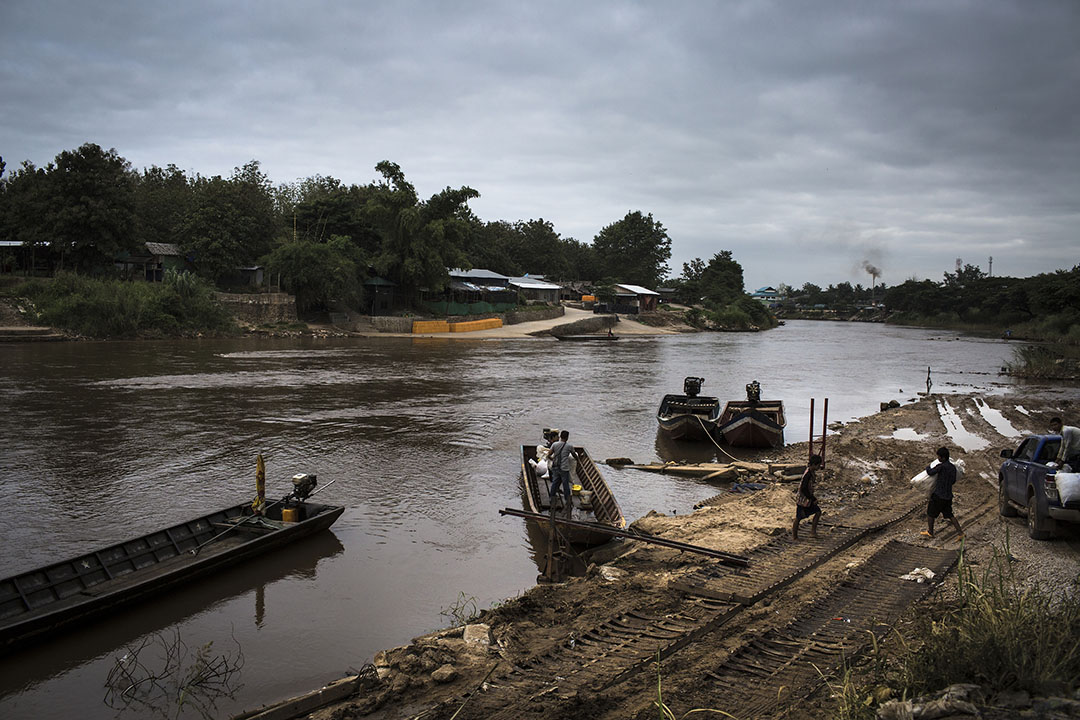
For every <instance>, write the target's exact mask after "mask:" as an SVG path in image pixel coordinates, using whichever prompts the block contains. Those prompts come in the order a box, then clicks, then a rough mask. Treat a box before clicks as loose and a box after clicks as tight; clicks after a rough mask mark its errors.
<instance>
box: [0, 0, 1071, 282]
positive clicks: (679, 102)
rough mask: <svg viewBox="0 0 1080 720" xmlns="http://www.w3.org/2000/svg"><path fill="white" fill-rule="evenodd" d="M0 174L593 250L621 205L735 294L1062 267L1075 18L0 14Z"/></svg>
mask: <svg viewBox="0 0 1080 720" xmlns="http://www.w3.org/2000/svg"><path fill="white" fill-rule="evenodd" d="M0 48H2V49H0V93H2V97H4V98H5V112H4V113H3V114H2V115H0V153H2V154H3V155H4V158H5V160H6V161H7V162H8V164H9V166H11V165H15V164H17V163H18V162H20V161H21V160H24V159H29V160H32V161H34V162H35V163H38V164H43V163H45V162H48V161H49V160H51V159H52V157H53V156H54V155H56V153H58V152H60V151H61V150H64V149H69V148H73V147H77V146H78V145H80V144H82V143H83V142H87V141H91V142H97V143H98V144H100V145H103V146H105V147H115V148H116V149H117V150H118V151H119V152H120V153H121V154H123V155H124V156H125V157H126V158H128V159H129V160H130V161H131V162H132V163H133V164H134V165H135V166H136V167H144V166H148V165H151V164H157V165H165V164H168V163H175V164H177V165H179V166H180V167H182V168H185V169H190V170H193V171H197V172H200V173H203V174H219V173H220V174H226V173H228V172H230V171H231V170H232V168H233V167H236V166H238V165H241V164H243V163H244V162H246V161H247V160H249V159H251V158H256V159H259V160H260V161H261V162H262V163H263V167H264V169H265V171H266V172H268V173H269V174H270V176H271V177H272V178H273V179H274V180H275V181H276V182H287V181H292V180H295V179H298V178H301V177H306V176H310V175H314V174H324V175H333V176H335V177H338V178H341V179H342V180H344V181H346V182H367V181H368V180H370V179H372V178H373V177H374V175H375V173H374V169H373V168H374V165H375V163H377V162H378V161H380V160H383V159H390V160H393V161H395V162H397V163H399V164H400V165H401V166H402V167H403V169H404V170H405V172H406V174H407V175H408V177H409V178H410V179H411V180H412V181H413V182H414V183H415V184H416V185H417V187H418V189H419V190H420V192H421V193H434V192H437V191H438V190H440V189H441V188H443V187H446V186H448V185H450V186H459V185H470V186H472V187H474V188H476V189H477V190H479V191H480V193H481V198H480V199H478V200H477V201H475V202H474V203H473V207H474V209H475V210H476V212H477V213H478V214H479V215H480V216H481V217H482V218H485V219H489V220H495V219H504V220H518V219H528V218H534V217H544V218H546V219H548V220H550V221H551V222H553V223H554V225H555V227H556V229H557V230H558V231H559V232H561V233H562V234H563V235H565V236H572V237H576V238H578V239H579V240H591V238H592V237H593V235H595V234H596V232H598V231H599V230H600V228H602V227H603V226H605V225H607V224H609V223H611V222H612V221H614V220H616V219H618V218H620V217H622V216H623V215H624V214H625V213H626V212H627V211H629V210H638V209H640V210H642V211H645V212H651V213H652V214H653V215H654V217H655V218H656V219H657V220H659V221H660V222H661V223H663V224H664V225H665V227H667V229H668V231H669V233H670V235H671V237H672V240H673V247H672V249H673V257H672V261H671V267H672V268H673V269H674V270H678V269H679V268H681V266H682V263H683V262H685V261H687V260H690V259H692V258H693V257H702V258H704V259H707V258H709V257H711V256H712V254H714V253H715V252H718V251H719V250H722V249H730V250H732V251H733V253H734V255H735V257H736V259H738V260H739V261H740V262H741V263H742V264H743V267H744V269H745V274H746V278H747V283H748V285H751V286H753V287H756V286H759V285H765V284H773V285H775V284H777V283H779V282H786V283H788V284H801V283H803V282H806V281H812V282H816V283H818V284H829V283H834V282H841V281H845V280H849V281H851V282H862V283H863V284H867V282H866V281H867V280H868V279H869V277H870V276H869V275H868V274H867V273H866V271H865V270H864V269H863V266H862V262H863V261H867V262H870V263H871V264H873V265H875V266H877V267H878V268H879V269H881V271H882V272H881V277H880V280H881V281H884V282H888V283H889V284H895V283H898V282H902V281H903V280H905V279H907V278H908V277H913V276H914V277H930V278H933V279H939V278H940V277H941V273H942V272H944V271H946V270H950V271H951V270H952V268H953V263H954V261H955V258H956V257H963V258H964V260H965V261H966V262H972V263H975V264H981V265H983V266H985V264H986V258H987V257H988V256H989V255H993V256H994V270H995V273H1002V274H1005V273H1008V274H1017V275H1027V274H1033V273H1037V272H1044V271H1049V270H1054V269H1057V268H1061V267H1071V266H1072V265H1074V264H1076V263H1077V262H1080V257H1078V256H1080V254H1078V253H1077V251H1076V248H1077V243H1076V238H1075V228H1076V227H1077V225H1078V223H1077V221H1078V219H1080V192H1078V189H1080V188H1078V185H1080V182H1078V180H1080V178H1078V170H1077V168H1078V167H1080V132H1078V131H1080V127H1078V125H1080V97H1078V96H1077V93H1076V92H1075V88H1076V87H1078V86H1080V5H1077V4H1076V3H1074V2H1072V1H1071V0H1060V1H1058V2H1054V1H1051V0H1045V1H1039V2H1021V1H1020V0H1015V1H1014V2H1006V1H1004V0H988V1H979V2H974V1H970V2H962V1H961V2H950V3H940V2H928V1H923V2H918V1H916V2H905V3H866V2H854V1H851V2H843V1H840V0H837V1H836V2H829V3H796V2H790V3H781V2H741V3H693V4H681V5H660V4H656V5H647V4H641V3H629V2H594V3H584V4H576V3H570V2H553V3H540V4H509V3H501V2H487V3H485V2H475V3H433V2H394V3H376V2H367V3H361V4H347V3H332V2H322V3H320V2H308V3H283V2H279V3H275V2H234V3H228V4H220V3H208V2H190V3H181V4H175V6H165V5H160V4H150V3H142V2H112V3H106V4H104V6H102V7H93V6H90V5H86V4H84V3H77V2H71V3H62V2H49V1H48V0H45V1H44V2H28V1H27V0H8V1H7V2H5V3H4V4H3V6H0Z"/></svg>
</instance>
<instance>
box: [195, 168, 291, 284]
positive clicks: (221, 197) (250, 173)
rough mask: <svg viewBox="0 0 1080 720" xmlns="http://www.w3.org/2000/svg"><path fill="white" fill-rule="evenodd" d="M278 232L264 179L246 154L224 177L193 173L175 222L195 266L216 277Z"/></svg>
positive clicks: (257, 252)
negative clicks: (183, 211)
mask: <svg viewBox="0 0 1080 720" xmlns="http://www.w3.org/2000/svg"><path fill="white" fill-rule="evenodd" d="M280 234H281V226H280V224H279V223H278V217H277V213H276V205H275V201H274V196H273V192H272V189H271V187H270V183H269V180H268V179H267V177H266V175H264V174H263V173H262V171H261V170H260V169H259V163H258V161H255V160H252V161H251V162H249V163H247V164H246V165H244V166H243V167H242V168H236V169H235V171H234V172H233V175H232V177H231V178H230V179H229V180H224V179H222V178H221V176H215V177H212V178H210V179H205V178H197V179H196V182H195V184H194V197H193V200H192V207H191V209H190V210H189V212H188V213H187V216H186V217H185V218H184V220H183V221H182V223H181V226H180V239H181V242H180V246H181V249H182V250H183V251H184V252H185V253H189V254H190V255H191V256H192V257H193V258H194V263H195V267H196V270H197V272H198V273H199V274H200V275H202V276H203V277H206V278H208V279H210V280H212V281H214V282H220V281H221V280H222V279H224V278H226V277H227V276H229V275H230V274H232V273H233V272H235V271H236V269H237V268H239V267H243V266H245V265H251V264H254V263H256V262H257V261H258V259H259V258H260V257H262V256H263V255H265V254H266V253H268V252H269V251H270V248H271V247H272V245H273V241H274V239H275V238H276V237H278V236H279V235H280Z"/></svg>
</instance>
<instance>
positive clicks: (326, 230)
mask: <svg viewBox="0 0 1080 720" xmlns="http://www.w3.org/2000/svg"><path fill="white" fill-rule="evenodd" d="M370 195H371V190H370V188H368V187H360V186H357V185H351V186H346V185H344V184H342V182H341V181H340V180H337V179H336V178H332V177H323V176H320V175H316V176H313V177H310V178H308V179H306V180H304V181H302V182H301V183H299V184H298V185H297V186H296V187H295V191H294V193H293V194H292V203H291V204H290V205H287V206H284V207H283V208H282V214H283V216H284V218H285V220H286V222H287V223H291V225H292V228H291V229H290V231H289V232H290V234H295V235H296V237H298V238H306V239H309V240H313V241H315V242H326V240H327V239H328V238H330V237H332V236H334V235H337V236H340V237H346V238H349V239H350V241H352V242H353V243H354V244H355V245H356V246H357V247H358V248H359V249H360V250H361V251H363V252H366V253H369V254H375V253H376V252H378V250H379V246H380V243H381V240H380V237H379V233H378V232H377V231H376V229H375V227H373V225H372V223H371V221H370V220H369V219H368V217H367V215H366V211H365V208H366V204H367V201H368V198H369V196H370ZM279 196H280V193H279Z"/></svg>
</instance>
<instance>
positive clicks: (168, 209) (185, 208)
mask: <svg viewBox="0 0 1080 720" xmlns="http://www.w3.org/2000/svg"><path fill="white" fill-rule="evenodd" d="M193 197H194V194H193V191H192V187H191V183H190V181H189V180H188V177H187V175H186V174H184V171H183V170H181V169H180V168H178V167H176V166H175V165H172V164H170V165H168V166H167V167H165V168H160V167H158V166H156V165H152V166H150V167H149V168H147V169H145V170H143V172H142V174H141V175H137V176H136V180H135V235H136V237H137V238H138V239H139V241H140V242H158V243H175V242H176V241H177V239H178V238H179V237H180V232H181V229H182V227H183V223H184V218H185V217H186V216H187V214H188V213H189V212H190V210H191V205H192V199H193Z"/></svg>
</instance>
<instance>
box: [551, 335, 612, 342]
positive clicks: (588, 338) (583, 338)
mask: <svg viewBox="0 0 1080 720" xmlns="http://www.w3.org/2000/svg"><path fill="white" fill-rule="evenodd" d="M555 339H556V340H564V341H566V342H615V341H616V340H618V339H619V336H618V335H556V336H555Z"/></svg>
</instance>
